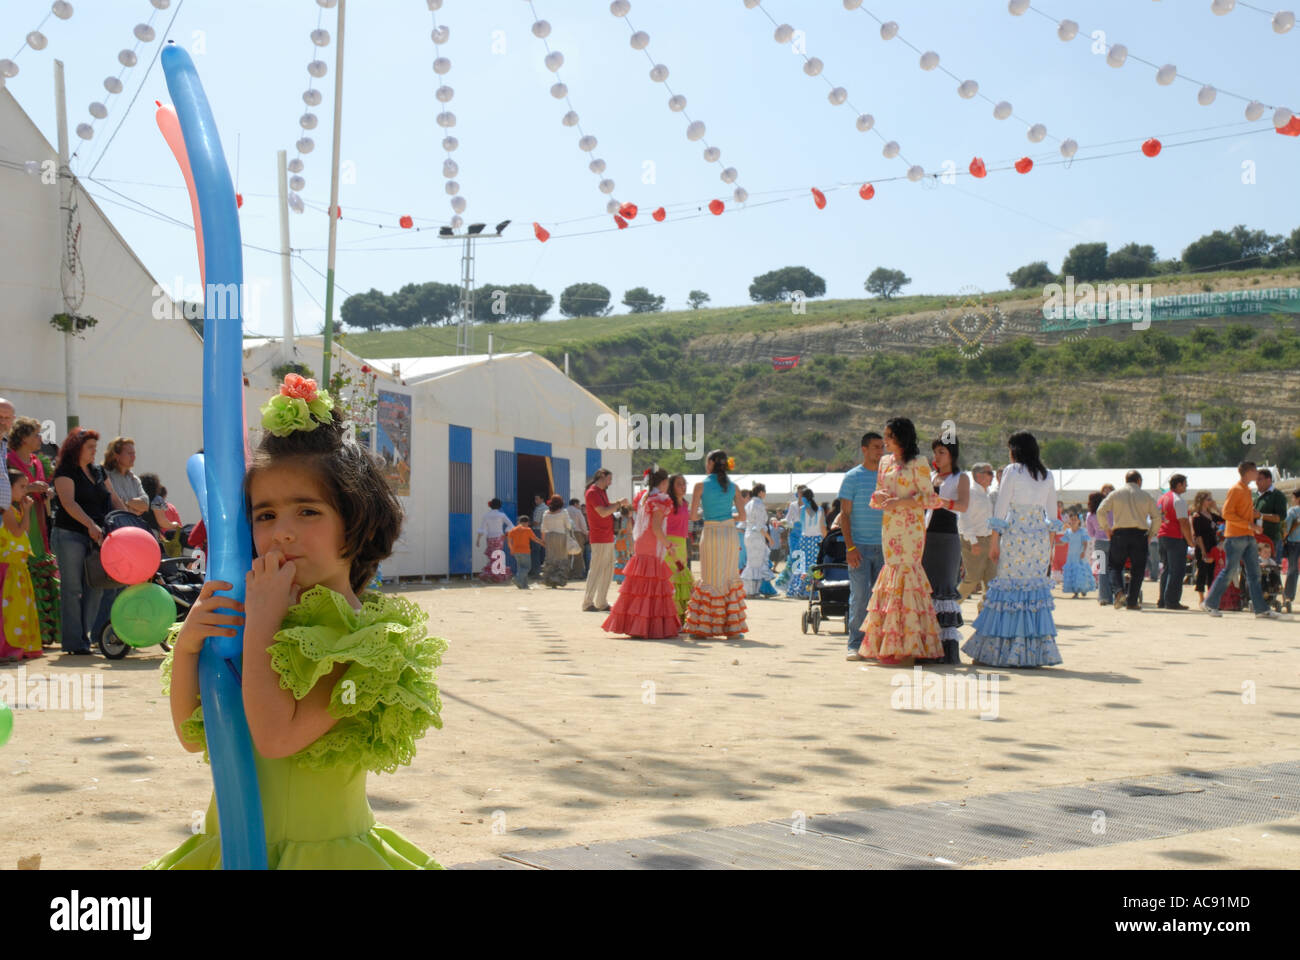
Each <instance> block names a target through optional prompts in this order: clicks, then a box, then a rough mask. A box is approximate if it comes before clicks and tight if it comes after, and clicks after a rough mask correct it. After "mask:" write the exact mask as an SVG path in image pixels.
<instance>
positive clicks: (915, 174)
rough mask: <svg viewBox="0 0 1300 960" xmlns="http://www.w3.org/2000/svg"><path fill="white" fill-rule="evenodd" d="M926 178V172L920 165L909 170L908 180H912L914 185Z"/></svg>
mask: <svg viewBox="0 0 1300 960" xmlns="http://www.w3.org/2000/svg"><path fill="white" fill-rule="evenodd" d="M924 176H925V171H924V170H922V169H921V167H920V166H919V165H916V166H911V167H908V168H907V179H909V180H911V181H912V182H913V183H916V181H918V180H920V179H921V178H922V177H924Z"/></svg>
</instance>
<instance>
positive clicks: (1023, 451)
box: [1007, 430, 1047, 480]
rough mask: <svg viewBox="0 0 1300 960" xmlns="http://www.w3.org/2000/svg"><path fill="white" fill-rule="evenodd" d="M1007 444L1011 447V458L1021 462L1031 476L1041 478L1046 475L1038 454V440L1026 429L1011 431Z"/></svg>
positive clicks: (1036, 478) (1045, 469)
mask: <svg viewBox="0 0 1300 960" xmlns="http://www.w3.org/2000/svg"><path fill="white" fill-rule="evenodd" d="M1007 446H1008V447H1010V448H1011V459H1012V460H1014V461H1015V462H1016V463H1023V464H1024V465H1025V468H1026V469H1027V470H1028V471H1029V475H1030V476H1031V477H1033V478H1034V479H1035V480H1042V479H1044V478H1045V477H1046V476H1047V468H1046V467H1045V466H1043V461H1042V460H1041V459H1040V458H1039V456H1038V441H1037V440H1036V439H1035V438H1034V435H1033V434H1032V433H1030V432H1029V431H1028V430H1021V431H1020V432H1019V433H1013V434H1012V435H1011V437H1010V438H1009V439H1008V440H1007Z"/></svg>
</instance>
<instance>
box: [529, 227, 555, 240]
mask: <svg viewBox="0 0 1300 960" xmlns="http://www.w3.org/2000/svg"><path fill="white" fill-rule="evenodd" d="M533 236H535V237H536V238H537V239H538V240H540V241H541V242H542V243H545V242H546V241H547V240H549V239H551V231H549V230H547V229H546V228H545V227H543V226H542V225H541V224H540V223H534V224H533Z"/></svg>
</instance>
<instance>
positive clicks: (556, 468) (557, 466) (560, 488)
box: [551, 457, 569, 504]
mask: <svg viewBox="0 0 1300 960" xmlns="http://www.w3.org/2000/svg"><path fill="white" fill-rule="evenodd" d="M551 473H552V474H553V475H554V477H555V492H556V493H558V494H559V495H560V496H562V497H563V498H564V502H565V503H566V504H567V503H568V502H569V461H568V460H567V459H565V458H564V457H555V458H554V459H552V460H551Z"/></svg>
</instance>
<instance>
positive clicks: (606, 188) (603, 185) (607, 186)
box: [597, 180, 614, 193]
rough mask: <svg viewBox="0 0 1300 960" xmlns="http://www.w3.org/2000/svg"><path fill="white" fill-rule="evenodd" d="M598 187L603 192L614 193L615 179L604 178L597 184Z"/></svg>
mask: <svg viewBox="0 0 1300 960" xmlns="http://www.w3.org/2000/svg"><path fill="white" fill-rule="evenodd" d="M597 189H598V190H600V192H601V193H613V192H614V181H613V180H602V181H600V183H599V184H597Z"/></svg>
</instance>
